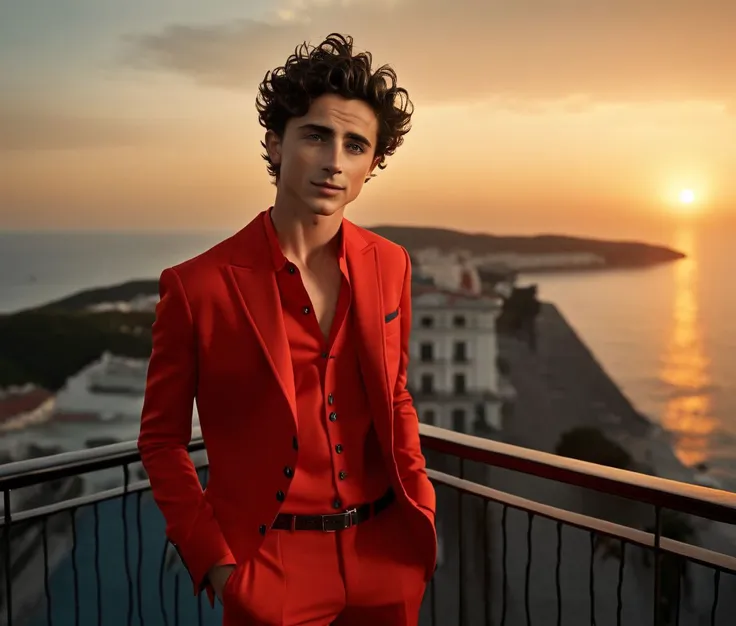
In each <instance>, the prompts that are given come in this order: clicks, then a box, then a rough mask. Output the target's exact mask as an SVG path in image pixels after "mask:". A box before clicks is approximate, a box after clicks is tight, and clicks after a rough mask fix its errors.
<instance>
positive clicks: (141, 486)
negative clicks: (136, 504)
mask: <svg viewBox="0 0 736 626" xmlns="http://www.w3.org/2000/svg"><path fill="white" fill-rule="evenodd" d="M204 466H205V463H204V462H202V463H199V464H198V465H195V467H196V468H197V469H201V468H202V467H204ZM150 490H151V483H150V481H149V480H148V479H147V478H146V479H144V480H138V481H136V482H134V483H130V485H129V486H128V491H127V493H128V494H132V493H136V492H138V491H150ZM125 493H126V491H125V489H124V487H113V488H111V489H105V490H103V491H98V492H96V493H91V494H87V495H86V496H79V497H77V498H72V499H70V500H64V501H63V502H56V503H54V504H47V505H46V506H39V507H35V508H33V509H28V510H26V511H20V512H18V513H15V514H14V515H13V524H12V525H15V524H20V523H21V522H23V521H26V522H28V521H35V520H38V519H40V518H43V517H49V516H51V515H55V514H56V513H63V512H64V511H68V510H69V509H72V508H81V507H83V506H89V505H90V504H99V503H101V502H106V501H108V500H114V499H115V498H119V497H120V496H122V495H124V494H125ZM2 526H4V521H3V520H2V519H0V528H1V527H2Z"/></svg>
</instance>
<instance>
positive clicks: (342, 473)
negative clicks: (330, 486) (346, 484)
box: [338, 472, 348, 480]
mask: <svg viewBox="0 0 736 626" xmlns="http://www.w3.org/2000/svg"><path fill="white" fill-rule="evenodd" d="M338 476H339V477H340V480H345V479H346V478H347V477H348V473H347V472H340V473H339V474H338Z"/></svg>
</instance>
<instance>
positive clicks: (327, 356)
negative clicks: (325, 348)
mask: <svg viewBox="0 0 736 626" xmlns="http://www.w3.org/2000/svg"><path fill="white" fill-rule="evenodd" d="M320 356H321V357H322V358H323V359H327V358H329V356H330V355H329V354H327V352H323V353H322V354H321V355H320Z"/></svg>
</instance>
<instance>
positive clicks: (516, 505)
mask: <svg viewBox="0 0 736 626" xmlns="http://www.w3.org/2000/svg"><path fill="white" fill-rule="evenodd" d="M427 474H428V476H429V477H430V479H431V480H433V481H435V482H438V483H441V484H444V485H447V486H449V487H453V488H455V489H458V490H460V491H464V492H466V493H469V494H472V495H475V496H478V497H480V498H483V499H485V500H490V501H492V502H497V503H499V504H503V505H505V506H508V507H511V508H513V509H519V510H521V511H527V512H533V513H534V514H535V515H538V516H540V517H544V518H546V519H549V520H552V521H555V522H563V523H564V524H566V525H568V526H573V527H575V528H579V529H580V530H584V531H587V532H595V533H598V534H600V535H606V536H607V537H611V538H613V539H623V540H625V541H626V542H627V543H631V544H636V545H638V546H640V547H642V548H648V549H650V550H651V549H654V534H653V533H648V532H646V531H644V530H638V529H635V528H631V527H629V526H622V525H621V524H616V523H614V522H609V521H606V520H602V519H599V518H597V517H590V516H588V515H583V514H581V513H573V512H572V511H567V510H565V509H558V508H556V507H553V506H549V505H547V504H541V503H539V502H535V501H533V500H527V499H526V498H522V497H520V496H515V495H512V494H509V493H506V492H503V491H498V490H497V489H492V488H491V487H486V486H484V485H479V484H476V483H472V482H470V481H467V480H461V479H459V478H457V477H456V476H451V475H450V474H444V473H442V472H438V471H436V470H427ZM660 551H661V552H668V553H669V554H674V555H676V556H681V557H684V558H685V559H687V560H689V561H693V562H694V563H698V564H699V565H705V566H706V567H712V568H716V569H720V570H722V571H725V572H729V573H736V557H733V556H730V555H727V554H721V553H720V552H713V551H712V550H708V549H706V548H701V547H698V546H693V545H690V544H686V543H682V542H680V541H675V540H674V539H669V538H667V537H662V538H661V541H660Z"/></svg>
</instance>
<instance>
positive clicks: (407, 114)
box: [256, 33, 414, 182]
mask: <svg viewBox="0 0 736 626" xmlns="http://www.w3.org/2000/svg"><path fill="white" fill-rule="evenodd" d="M372 60H373V58H372V56H371V54H370V52H361V53H359V54H355V55H354V54H353V38H352V37H350V36H343V35H340V34H337V33H332V34H330V35H329V36H328V37H327V38H326V39H325V40H324V41H323V42H322V43H321V44H319V45H318V46H309V45H308V44H307V42H304V43H303V44H301V45H299V46H297V48H296V49H295V50H294V54H292V55H291V56H290V57H289V58H288V59H287V60H286V64H285V65H284V66H283V67H278V68H276V69H275V70H272V71H269V72H266V76H265V78H264V79H263V82H262V83H261V84H260V85H259V87H258V96H257V97H256V109H257V110H258V121H259V122H260V124H261V126H263V127H264V128H266V130H272V131H274V132H275V133H276V134H277V135H278V136H279V137H283V136H284V131H285V130H286V123H287V122H288V121H289V119H290V118H292V117H301V116H303V115H306V114H307V112H308V111H309V107H310V105H311V104H312V102H313V101H314V100H316V99H317V98H319V97H320V96H322V95H324V94H328V93H329V94H337V95H340V96H343V97H344V98H350V99H360V100H363V101H364V102H366V103H367V104H368V105H370V107H371V108H372V109H373V111H374V112H375V113H376V116H377V118H378V141H377V145H376V156H380V157H381V160H380V161H379V162H378V168H379V169H385V168H386V157H388V156H390V155H392V154H393V153H394V152H396V149H397V148H398V147H399V146H400V145H401V144H402V143H403V141H404V135H406V133H408V132H409V130H410V129H411V116H412V113H413V109H414V106H413V104H412V102H411V100H409V94H408V92H407V91H406V89H403V88H401V87H398V86H397V85H396V72H395V71H394V70H393V68H391V67H390V66H388V65H383V66H381V67H379V68H378V69H376V70H375V71H373V70H372V69H371V63H372ZM261 145H262V146H263V147H264V148H265V147H266V145H265V143H264V142H261ZM262 156H263V158H264V159H265V161H266V162H267V163H268V166H267V169H268V173H269V174H270V175H271V176H272V177H273V178H274V182H278V179H279V172H280V166H279V165H278V164H276V163H273V162H272V161H271V159H270V157H269V156H268V153H265V154H263V155H262Z"/></svg>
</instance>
